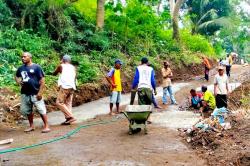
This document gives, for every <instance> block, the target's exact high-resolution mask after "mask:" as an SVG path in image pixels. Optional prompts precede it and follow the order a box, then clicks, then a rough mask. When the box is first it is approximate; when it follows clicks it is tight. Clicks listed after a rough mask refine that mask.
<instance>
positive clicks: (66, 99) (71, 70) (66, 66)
mask: <svg viewBox="0 0 250 166" xmlns="http://www.w3.org/2000/svg"><path fill="white" fill-rule="evenodd" d="M57 74H60V75H59V78H58V87H59V88H60V89H59V93H58V96H57V99H56V105H57V107H58V108H59V109H60V110H61V111H62V112H63V114H64V116H65V122H63V123H62V125H70V124H71V123H72V122H74V121H76V119H75V118H74V116H73V114H72V100H73V94H74V90H76V68H75V67H74V66H73V65H72V64H71V57H70V56H69V55H64V56H63V58H62V60H61V64H60V65H59V66H58V67H57V68H56V70H55V71H54V73H53V75H57Z"/></svg>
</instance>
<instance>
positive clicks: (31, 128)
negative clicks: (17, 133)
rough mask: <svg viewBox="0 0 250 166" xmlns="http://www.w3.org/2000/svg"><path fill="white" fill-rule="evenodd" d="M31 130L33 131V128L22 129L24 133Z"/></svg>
mask: <svg viewBox="0 0 250 166" xmlns="http://www.w3.org/2000/svg"><path fill="white" fill-rule="evenodd" d="M31 131H35V128H31V127H30V128H28V129H25V130H24V132H26V133H29V132H31Z"/></svg>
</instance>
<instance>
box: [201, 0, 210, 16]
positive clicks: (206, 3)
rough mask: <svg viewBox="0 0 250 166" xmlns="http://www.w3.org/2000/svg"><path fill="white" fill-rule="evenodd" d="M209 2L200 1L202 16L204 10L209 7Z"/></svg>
mask: <svg viewBox="0 0 250 166" xmlns="http://www.w3.org/2000/svg"><path fill="white" fill-rule="evenodd" d="M208 3H209V0H200V16H202V15H203V11H204V8H205V7H206V6H207V5H208Z"/></svg>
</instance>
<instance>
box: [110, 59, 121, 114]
mask: <svg viewBox="0 0 250 166" xmlns="http://www.w3.org/2000/svg"><path fill="white" fill-rule="evenodd" d="M121 65H122V62H121V60H119V59H117V60H116V61H115V66H114V68H112V69H111V70H110V72H109V73H108V74H107V80H108V81H109V83H110V88H111V90H112V93H111V96H110V113H109V114H110V115H113V112H112V110H113V105H114V104H116V110H117V113H119V105H120V102H121V92H122V81H121Z"/></svg>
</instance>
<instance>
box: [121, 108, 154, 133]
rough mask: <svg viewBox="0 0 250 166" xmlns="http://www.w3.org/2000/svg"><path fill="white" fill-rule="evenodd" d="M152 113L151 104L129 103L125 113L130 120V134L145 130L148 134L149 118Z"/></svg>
mask: <svg viewBox="0 0 250 166" xmlns="http://www.w3.org/2000/svg"><path fill="white" fill-rule="evenodd" d="M151 113H152V106H151V105H128V106H127V107H126V110H125V111H124V112H123V114H124V115H125V116H126V117H127V119H128V121H129V134H130V135H131V134H134V133H137V132H140V131H141V130H144V133H145V134H147V128H146V124H147V120H148V118H149V115H150V114H151Z"/></svg>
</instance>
